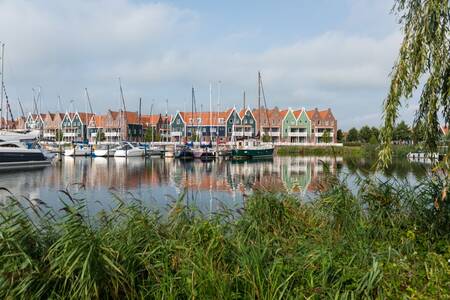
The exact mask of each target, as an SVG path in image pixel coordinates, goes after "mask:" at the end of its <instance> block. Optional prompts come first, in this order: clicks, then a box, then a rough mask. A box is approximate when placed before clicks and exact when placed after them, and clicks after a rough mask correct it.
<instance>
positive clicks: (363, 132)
mask: <svg viewBox="0 0 450 300" xmlns="http://www.w3.org/2000/svg"><path fill="white" fill-rule="evenodd" d="M371 136H372V130H371V129H370V127H369V126H363V127H362V128H361V129H360V130H359V140H360V141H361V142H363V143H368V142H369V140H370V137H371Z"/></svg>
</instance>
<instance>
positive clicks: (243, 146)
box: [231, 140, 274, 159]
mask: <svg viewBox="0 0 450 300" xmlns="http://www.w3.org/2000/svg"><path fill="white" fill-rule="evenodd" d="M273 151H274V147H273V146H271V145H262V144H261V143H259V141H257V140H244V141H240V142H238V143H237V145H236V147H235V148H234V149H232V150H231V158H232V159H258V158H272V157H273Z"/></svg>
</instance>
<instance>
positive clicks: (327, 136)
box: [322, 129, 331, 144]
mask: <svg viewBox="0 0 450 300" xmlns="http://www.w3.org/2000/svg"><path fill="white" fill-rule="evenodd" d="M322 142H324V143H325V144H329V143H331V135H330V131H329V130H328V129H327V130H325V131H324V132H323V135H322Z"/></svg>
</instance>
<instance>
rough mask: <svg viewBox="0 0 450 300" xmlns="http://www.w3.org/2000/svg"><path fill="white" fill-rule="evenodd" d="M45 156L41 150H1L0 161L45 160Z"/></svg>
mask: <svg viewBox="0 0 450 300" xmlns="http://www.w3.org/2000/svg"><path fill="white" fill-rule="evenodd" d="M45 160H47V158H46V157H45V155H44V154H43V153H42V152H41V151H34V152H30V151H23V152H22V151H1V152H0V163H15V162H30V161H45Z"/></svg>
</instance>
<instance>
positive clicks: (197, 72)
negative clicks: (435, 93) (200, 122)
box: [0, 0, 417, 130]
mask: <svg viewBox="0 0 450 300" xmlns="http://www.w3.org/2000/svg"><path fill="white" fill-rule="evenodd" d="M392 5H393V0H314V1H313V0H292V1H291V0H284V1H268V0H259V1H257V0H254V1H253V0H247V1H242V0H227V1H206V0H203V1H201V0H199V1H182V0H179V1H175V0H173V1H161V2H153V1H146V0H73V1H58V0H53V1H52V0H33V1H31V0H0V41H1V42H3V43H5V45H6V46H5V71H4V78H5V86H6V89H7V93H8V96H9V99H10V102H11V106H12V110H13V113H14V114H15V115H18V114H19V111H20V110H19V105H18V101H17V99H18V98H19V97H20V99H21V102H22V104H23V106H24V108H25V111H30V110H31V109H32V103H33V102H32V99H33V89H34V91H35V93H37V91H38V90H39V89H40V91H41V97H40V99H41V100H40V103H39V107H40V111H41V112H46V111H56V110H58V109H60V110H61V111H63V112H64V111H66V110H78V111H87V110H88V106H87V101H86V96H85V88H87V89H88V91H89V95H90V98H91V101H92V106H93V110H94V111H95V112H96V113H104V112H105V111H106V110H107V109H118V108H120V107H121V98H120V90H119V77H120V79H121V81H122V86H123V91H124V97H125V103H126V108H127V110H131V111H137V110H138V106H139V98H142V112H143V113H150V111H152V112H153V113H165V112H166V110H167V109H168V111H169V113H175V112H176V111H177V110H190V107H191V88H192V86H193V87H194V88H195V95H196V102H197V110H203V111H205V110H209V107H210V100H209V99H210V97H209V95H210V85H211V87H212V89H211V90H212V99H213V100H212V106H213V108H212V109H213V110H217V109H218V107H219V109H225V108H229V107H233V106H235V107H236V108H241V107H242V106H243V92H244V91H245V93H246V103H247V105H249V106H250V107H252V108H254V107H256V106H257V72H258V71H260V72H261V75H262V80H263V85H264V91H265V96H266V102H267V106H269V107H274V106H277V107H280V108H287V107H291V108H295V109H297V108H302V107H305V108H306V109H313V108H315V107H317V108H319V109H326V108H331V109H332V111H333V113H334V115H335V117H336V118H337V120H338V127H340V128H342V129H344V130H348V129H349V128H350V127H353V126H356V127H360V126H362V125H365V124H368V125H371V126H377V125H380V124H381V120H382V114H381V112H382V103H383V100H384V99H385V97H386V95H387V91H388V87H389V74H390V71H391V69H392V66H393V64H394V62H395V60H396V58H397V54H398V49H399V46H400V43H401V39H402V35H401V31H400V26H399V24H398V22H397V18H396V17H395V16H394V15H392V14H391V13H390V11H391V8H392ZM219 90H220V93H219ZM58 96H59V97H60V98H61V101H58ZM416 107H417V105H416V104H415V103H414V101H412V102H410V103H409V104H407V105H404V107H403V108H402V111H401V118H403V119H405V120H406V121H407V122H408V123H410V122H411V121H412V119H413V115H414V109H415V108H416Z"/></svg>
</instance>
